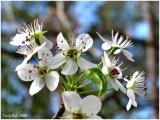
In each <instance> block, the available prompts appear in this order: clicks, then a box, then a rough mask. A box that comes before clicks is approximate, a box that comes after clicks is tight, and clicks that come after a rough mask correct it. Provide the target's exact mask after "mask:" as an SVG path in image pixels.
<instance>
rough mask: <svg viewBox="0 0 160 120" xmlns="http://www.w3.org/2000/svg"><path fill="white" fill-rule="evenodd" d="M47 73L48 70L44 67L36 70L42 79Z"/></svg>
mask: <svg viewBox="0 0 160 120" xmlns="http://www.w3.org/2000/svg"><path fill="white" fill-rule="evenodd" d="M47 73H48V69H47V68H46V67H40V68H39V70H38V74H39V75H40V76H42V77H44V76H45V75H46V74H47Z"/></svg>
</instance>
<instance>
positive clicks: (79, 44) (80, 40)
mask: <svg viewBox="0 0 160 120" xmlns="http://www.w3.org/2000/svg"><path fill="white" fill-rule="evenodd" d="M92 45H93V39H92V38H91V36H90V35H88V34H85V33H83V34H81V35H79V36H78V37H77V38H76V48H77V49H78V50H79V51H82V52H85V51H87V50H88V49H89V48H91V47H92Z"/></svg>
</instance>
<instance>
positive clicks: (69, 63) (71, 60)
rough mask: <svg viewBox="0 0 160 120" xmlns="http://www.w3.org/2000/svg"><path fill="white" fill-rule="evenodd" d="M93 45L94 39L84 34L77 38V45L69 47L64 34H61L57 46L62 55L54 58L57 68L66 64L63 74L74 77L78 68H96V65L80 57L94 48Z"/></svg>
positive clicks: (59, 54)
mask: <svg viewBox="0 0 160 120" xmlns="http://www.w3.org/2000/svg"><path fill="white" fill-rule="evenodd" d="M73 42H74V41H73ZM92 44H93V39H92V38H91V37H90V36H89V35H88V34H85V33H83V34H81V35H79V36H78V37H77V38H76V41H75V43H73V44H72V45H69V44H68V42H67V40H66V39H65V38H64V37H63V35H62V33H59V35H58V36H57V46H58V48H59V50H60V53H58V54H57V55H55V57H54V64H55V68H58V67H60V66H61V65H62V64H63V63H65V65H64V68H63V69H62V71H61V73H62V74H64V75H72V74H74V73H76V72H77V70H78V66H79V67H80V68H81V69H82V70H87V69H91V68H93V67H96V65H95V64H93V63H91V62H89V61H87V60H85V59H84V58H82V57H80V56H81V54H82V53H83V52H86V51H87V50H88V49H89V48H91V47H92Z"/></svg>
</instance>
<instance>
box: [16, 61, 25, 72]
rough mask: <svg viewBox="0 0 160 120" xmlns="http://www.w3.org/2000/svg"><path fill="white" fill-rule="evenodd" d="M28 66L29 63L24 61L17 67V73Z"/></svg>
mask: <svg viewBox="0 0 160 120" xmlns="http://www.w3.org/2000/svg"><path fill="white" fill-rule="evenodd" d="M26 64H27V61H26V60H25V59H24V60H23V62H22V63H21V64H19V65H17V67H16V69H15V71H18V70H20V69H22V68H24V65H26Z"/></svg>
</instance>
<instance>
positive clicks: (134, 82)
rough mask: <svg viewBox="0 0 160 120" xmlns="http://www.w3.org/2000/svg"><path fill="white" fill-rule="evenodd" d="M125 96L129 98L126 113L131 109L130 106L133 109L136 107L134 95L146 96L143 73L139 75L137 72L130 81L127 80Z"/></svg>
mask: <svg viewBox="0 0 160 120" xmlns="http://www.w3.org/2000/svg"><path fill="white" fill-rule="evenodd" d="M125 80H126V81H127V86H126V87H127V96H128V98H129V101H128V104H127V106H126V109H127V111H128V110H129V109H130V108H131V105H133V106H134V107H137V102H136V101H135V93H136V94H137V95H140V96H145V95H146V90H147V87H146V81H145V76H144V72H141V73H139V71H136V72H135V73H134V74H133V76H132V78H131V80H130V81H129V80H127V79H125Z"/></svg>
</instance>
